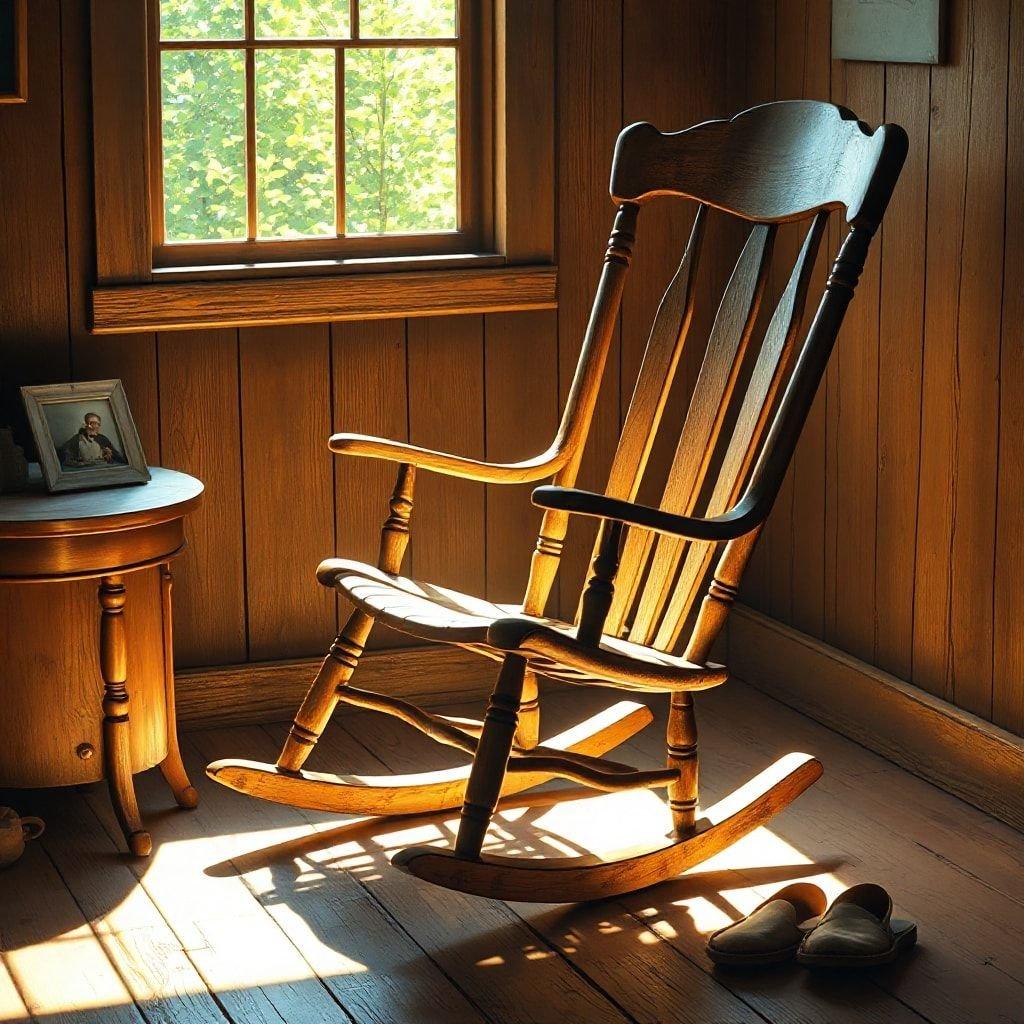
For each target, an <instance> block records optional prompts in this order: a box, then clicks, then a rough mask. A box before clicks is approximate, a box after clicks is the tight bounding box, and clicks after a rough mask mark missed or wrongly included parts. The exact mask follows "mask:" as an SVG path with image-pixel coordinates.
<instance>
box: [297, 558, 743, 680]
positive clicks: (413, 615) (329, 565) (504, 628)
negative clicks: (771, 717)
mask: <svg viewBox="0 0 1024 1024" xmlns="http://www.w3.org/2000/svg"><path fill="white" fill-rule="evenodd" d="M317 579H318V580H319V581H320V582H321V583H322V584H323V585H324V586H326V587H334V588H335V589H337V590H338V591H339V592H340V593H341V594H343V595H344V596H345V597H347V598H348V599H349V600H350V601H351V602H352V603H353V604H354V605H356V607H358V608H361V609H362V610H363V611H365V612H367V613H368V614H370V615H372V616H373V617H374V618H375V619H376V620H377V621H379V622H383V623H385V624H386V625H388V626H391V627H392V628H393V629H397V630H399V631H400V632H403V633H407V634H409V635H410V636H415V637H418V638H420V639H422V640H429V641H433V642H435V643H449V644H457V645H459V646H461V647H467V648H470V649H472V650H475V651H477V652H478V653H480V654H482V655H484V656H487V657H491V658H501V657H504V655H505V654H506V653H509V652H513V651H515V652H518V653H521V654H523V655H524V656H525V657H526V658H527V660H528V661H529V663H530V667H531V668H532V669H533V671H535V672H537V673H539V674H540V675H544V676H547V677H549V678H553V679H557V680H559V681H561V682H567V683H575V684H580V685H591V684H596V685H600V686H614V687H617V688H623V689H631V690H646V691H650V690H657V691H664V692H671V691H675V690H682V689H687V690H694V689H706V688H709V687H711V686H718V685H719V684H721V683H723V682H725V679H726V676H727V673H726V671H725V669H724V668H723V667H722V666H721V665H713V664H709V665H706V666H701V665H694V664H691V663H690V662H688V661H686V660H685V659H683V658H679V657H676V656H675V655H673V654H668V653H666V652H665V651H659V650H656V649H655V648H653V647H646V646H644V645H643V644H637V643H633V642H632V641H630V640H627V639H624V638H623V637H616V636H609V635H607V634H606V635H604V636H602V637H601V642H600V644H599V645H598V646H597V647H591V646H589V645H583V644H580V643H579V642H578V641H577V640H576V635H575V634H576V627H575V626H574V625H572V624H571V623H568V622H563V621H561V620H559V619H552V618H547V617H544V616H533V615H523V614H522V612H521V611H520V607H519V606H518V605H515V604H499V603H497V602H494V601H487V600H485V599H483V598H479V597H472V596H470V595H469V594H463V593H461V592H460V591H458V590H452V589H450V588H448V587H441V586H438V585H437V584H435V583H427V582H424V581H423V580H416V579H412V578H410V577H407V576H397V575H392V574H391V573H386V572H384V571H383V570H381V569H378V568H377V567H376V566H373V565H369V564H367V563H365V562H358V561H355V560H354V559H347V558H329V559H327V560H326V561H324V562H321V563H320V566H319V567H318V569H317ZM492 627H494V628H493V629H492Z"/></svg>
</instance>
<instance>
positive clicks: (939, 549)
mask: <svg viewBox="0 0 1024 1024" xmlns="http://www.w3.org/2000/svg"><path fill="white" fill-rule="evenodd" d="M970 15H971V10H970V6H969V5H968V4H963V3H961V4H958V5H957V6H956V8H955V9H954V10H953V17H952V22H951V25H950V39H949V55H950V64H949V65H948V66H941V67H935V68H933V69H932V90H931V105H932V117H931V121H930V124H929V170H928V224H929V230H928V247H927V253H926V259H927V267H928V278H927V282H926V285H925V326H924V329H925V337H924V368H923V383H922V395H923V401H922V408H921V438H922V446H921V474H920V486H919V489H918V505H917V508H918V513H917V520H918V527H917V560H916V566H915V575H914V586H915V590H916V600H915V603H914V662H913V677H912V681H913V682H914V683H916V684H917V685H919V686H922V687H923V688H924V689H926V690H928V691H929V692H930V693H934V694H936V695H937V696H940V697H945V698H947V699H949V698H952V696H953V659H952V656H953V650H952V642H953V638H952V629H953V620H952V603H953V593H952V589H953V585H954V580H953V575H954V562H953V532H954V520H955V515H956V511H955V509H956V493H955V480H956V445H957V441H956V431H957V421H958V416H959V412H958V397H957V377H958V369H957V363H958V354H957V335H958V330H957V322H958V319H959V302H960V287H961V257H962V254H963V252H964V244H965V234H966V231H967V230H968V226H967V224H966V221H965V219H964V218H965V213H966V207H965V191H966V186H965V182H966V180H967V161H968V147H969V139H970V89H971V78H970V75H971V46H970V38H971V24H970V22H971V18H970ZM933 218H934V219H933ZM935 227H938V228H939V229H938V230H935Z"/></svg>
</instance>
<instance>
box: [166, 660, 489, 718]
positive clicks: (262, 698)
mask: <svg viewBox="0 0 1024 1024" xmlns="http://www.w3.org/2000/svg"><path fill="white" fill-rule="evenodd" d="M320 661H321V659H320V658H297V659H294V660H292V661H263V662H252V663H250V664H246V665H227V666H224V667H222V668H202V669H186V670H184V671H182V672H177V673H176V674H175V688H176V696H177V704H178V721H179V722H180V723H181V726H182V728H184V729H188V728H205V727H207V726H212V725H251V724H255V723H259V722H282V721H287V720H289V719H290V718H291V717H292V715H294V714H295V711H296V709H297V708H298V706H299V702H300V701H301V700H302V698H303V697H304V696H305V695H306V690H307V689H308V688H309V684H310V682H312V680H313V677H314V676H315V675H316V672H317V669H318V668H319V667H320ZM495 672H496V665H495V663H494V662H493V661H491V660H490V659H488V658H482V657H480V656H479V655H478V654H471V653H470V652H469V651H465V650H463V649H462V648H460V647H447V646H441V645H439V644H437V645H431V646H429V647H404V648H400V649H397V650H393V651H367V652H366V654H364V655H363V658H362V661H361V662H360V665H359V668H358V670H357V673H356V679H355V680H354V681H355V682H356V683H357V684H358V685H359V686H360V687H362V688H364V689H369V690H381V691H383V692H384V693H387V694H389V695H391V696H394V697H404V698H406V699H407V700H414V701H416V702H417V703H418V704H422V705H424V706H426V707H430V706H432V705H433V706H437V705H440V704H454V703H457V702H458V701H462V700H474V699H477V698H480V697H484V696H486V694H487V693H488V691H489V689H490V687H491V685H492V684H493V682H494V677H495Z"/></svg>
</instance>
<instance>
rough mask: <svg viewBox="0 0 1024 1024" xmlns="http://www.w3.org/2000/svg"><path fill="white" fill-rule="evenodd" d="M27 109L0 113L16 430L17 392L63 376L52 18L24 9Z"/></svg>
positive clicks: (4, 338)
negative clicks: (29, 100)
mask: <svg viewBox="0 0 1024 1024" xmlns="http://www.w3.org/2000/svg"><path fill="white" fill-rule="evenodd" d="M29 6H30V10H29V11H28V16H29V26H28V27H29V33H30V36H31V40H32V44H31V45H32V60H31V62H30V67H29V74H30V77H31V81H30V94H31V96H32V103H31V105H29V104H27V103H5V104H2V105H0V177H2V179H3V183H4V184H3V188H2V189H0V234H2V237H3V238H4V239H5V258H4V272H3V274H0V403H2V405H0V419H3V420H4V422H5V423H6V422H11V423H14V424H16V425H18V426H22V425H23V424H24V422H25V421H24V412H23V411H22V408H21V401H20V397H19V395H18V390H17V389H18V387H19V386H20V385H22V384H30V383H43V382H44V381H48V380H52V379H54V378H62V377H64V376H65V375H66V374H67V373H68V369H69V360H68V345H67V337H66V333H67V290H66V288H67V286H66V282H65V269H66V258H65V253H64V244H63V241H62V238H63V236H64V234H65V222H64V209H63V206H64V202H63V195H62V193H63V182H62V179H61V143H62V139H61V128H62V125H61V93H60V79H59V77H58V76H57V75H55V74H53V72H52V71H48V67H49V68H57V67H59V64H60V15H59V8H58V4H57V2H56V0H46V2H44V3H38V4H31V5H29Z"/></svg>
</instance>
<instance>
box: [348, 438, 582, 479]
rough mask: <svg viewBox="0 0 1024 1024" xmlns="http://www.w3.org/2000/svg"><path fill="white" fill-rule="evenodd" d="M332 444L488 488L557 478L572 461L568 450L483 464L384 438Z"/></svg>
mask: <svg viewBox="0 0 1024 1024" xmlns="http://www.w3.org/2000/svg"><path fill="white" fill-rule="evenodd" d="M328 443H329V445H330V449H331V451H332V452H335V453H336V454H338V455H355V456H360V457H362V458H368V459H386V460H388V461H389V462H405V463H409V464H410V465H413V466H421V467H422V468H423V469H429V470H431V471H433V472H435V473H443V474H445V475H447V476H457V477H462V478H463V479H465V480H479V481H481V482H482V483H487V484H524V483H532V482H533V481H535V480H543V479H545V478H546V477H550V476H554V474H555V473H556V472H557V471H558V470H559V469H561V468H562V466H564V465H565V463H566V462H567V461H568V459H569V451H568V450H567V449H564V448H557V447H553V448H549V449H548V450H547V451H546V452H543V453H542V454H540V455H537V456H535V457H534V458H532V459H527V460H526V461H524V462H513V463H499V462H480V461H478V460H477V459H468V458H465V457H464V456H461V455H449V454H448V453H447V452H437V451H433V450H432V449H430V448H420V447H418V446H417V445H414V444H406V443H405V442H404V441H389V440H387V439H386V438H383V437H367V436H365V435H363V434H334V435H333V436H332V437H331V439H330V441H329V442H328Z"/></svg>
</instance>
